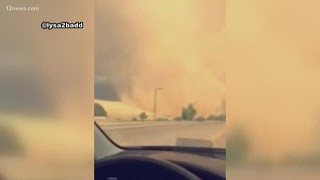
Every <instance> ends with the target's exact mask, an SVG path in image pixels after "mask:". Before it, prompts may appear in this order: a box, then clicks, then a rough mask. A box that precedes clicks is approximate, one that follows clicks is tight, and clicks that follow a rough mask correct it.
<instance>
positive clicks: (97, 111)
mask: <svg viewBox="0 0 320 180" xmlns="http://www.w3.org/2000/svg"><path fill="white" fill-rule="evenodd" d="M94 116H104V117H108V113H107V111H106V110H105V109H104V108H103V106H101V105H100V104H98V103H94Z"/></svg>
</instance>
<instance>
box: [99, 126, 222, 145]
mask: <svg viewBox="0 0 320 180" xmlns="http://www.w3.org/2000/svg"><path fill="white" fill-rule="evenodd" d="M98 124H99V125H100V126H101V128H102V129H103V130H104V131H105V132H106V133H107V134H108V135H109V136H110V137H111V138H112V139H113V140H114V141H115V142H116V143H118V144H119V145H121V146H161V145H165V146H174V145H176V140H177V138H193V139H203V140H209V141H211V142H212V143H213V146H214V147H222V148H225V146H226V144H225V142H226V138H225V127H226V123H225V122H216V121H206V122H195V121H193V122H176V121H175V122H127V123H119V122H106V121H104V122H102V121H100V122H98Z"/></svg>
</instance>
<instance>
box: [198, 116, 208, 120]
mask: <svg viewBox="0 0 320 180" xmlns="http://www.w3.org/2000/svg"><path fill="white" fill-rule="evenodd" d="M205 120H206V118H204V117H202V116H199V117H197V118H196V121H205Z"/></svg>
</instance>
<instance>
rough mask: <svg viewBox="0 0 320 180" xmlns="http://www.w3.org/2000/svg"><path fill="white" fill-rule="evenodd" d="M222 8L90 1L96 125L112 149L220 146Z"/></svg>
mask: <svg viewBox="0 0 320 180" xmlns="http://www.w3.org/2000/svg"><path fill="white" fill-rule="evenodd" d="M221 2H223V1H214V2H209V1H208V2H202V1H201V2H200V1H199V2H194V3H191V2H189V1H179V2H176V3H170V4H168V3H167V2H162V1H159V2H157V3H153V2H152V1H141V2H140V1H139V2H136V3H127V2H124V1H117V2H114V1H113V2H111V1H103V0H97V1H96V2H95V6H96V11H95V13H96V15H95V102H94V110H95V121H96V122H97V124H99V126H100V127H101V128H102V130H103V131H105V133H106V134H107V135H108V136H109V137H110V138H111V139H112V140H113V141H114V142H115V143H117V144H119V145H121V146H188V147H206V148H225V146H226V145H225V126H226V123H225V122H226V110H225V109H226V97H225V85H226V82H225V70H226V63H225V60H224V56H226V55H227V54H226V53H225V52H226V51H225V46H224V42H225V39H226V38H225V30H224V29H225V5H224V3H221Z"/></svg>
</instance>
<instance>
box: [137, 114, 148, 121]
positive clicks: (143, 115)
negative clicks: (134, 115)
mask: <svg viewBox="0 0 320 180" xmlns="http://www.w3.org/2000/svg"><path fill="white" fill-rule="evenodd" d="M139 117H140V119H141V121H144V120H145V119H147V118H148V115H147V114H146V113H145V112H142V113H140V115H139Z"/></svg>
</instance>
